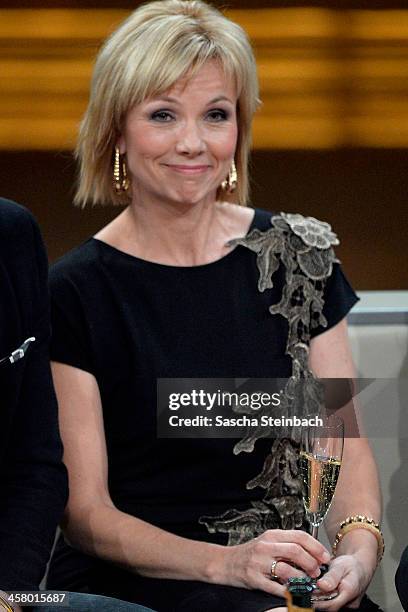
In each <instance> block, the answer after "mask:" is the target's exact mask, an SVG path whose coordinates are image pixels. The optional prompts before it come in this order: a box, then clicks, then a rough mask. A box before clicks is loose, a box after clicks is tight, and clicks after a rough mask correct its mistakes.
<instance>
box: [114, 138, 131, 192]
mask: <svg viewBox="0 0 408 612" xmlns="http://www.w3.org/2000/svg"><path fill="white" fill-rule="evenodd" d="M113 183H114V185H115V191H116V193H118V194H119V193H125V192H126V191H127V190H128V189H129V179H128V177H127V171H126V163H125V160H124V159H122V164H121V163H120V151H119V147H115V160H114V162H113Z"/></svg>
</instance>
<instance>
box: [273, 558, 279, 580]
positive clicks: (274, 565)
mask: <svg viewBox="0 0 408 612" xmlns="http://www.w3.org/2000/svg"><path fill="white" fill-rule="evenodd" d="M278 563H279V560H278V559H274V560H273V561H272V563H271V580H279V576H277V575H276V566H277V565H278Z"/></svg>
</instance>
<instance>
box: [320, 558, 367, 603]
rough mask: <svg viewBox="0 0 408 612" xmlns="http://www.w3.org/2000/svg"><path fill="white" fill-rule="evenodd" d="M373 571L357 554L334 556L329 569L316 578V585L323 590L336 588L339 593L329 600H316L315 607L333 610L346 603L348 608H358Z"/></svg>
mask: <svg viewBox="0 0 408 612" xmlns="http://www.w3.org/2000/svg"><path fill="white" fill-rule="evenodd" d="M373 573H374V572H373V569H372V568H370V566H369V564H368V567H367V563H365V562H364V561H363V559H362V558H359V557H358V556H357V555H340V556H339V557H336V558H334V559H333V560H332V561H331V563H330V567H329V571H328V572H327V573H326V574H325V575H324V577H323V578H321V579H320V580H318V582H317V586H318V587H319V589H320V590H321V591H323V592H327V593H330V592H331V591H334V590H336V591H338V592H339V594H338V596H337V597H335V598H334V599H333V600H331V601H324V602H323V601H322V602H320V603H317V602H316V604H315V606H316V608H318V609H322V610H332V611H333V612H335V611H336V610H340V609H341V608H343V607H344V606H346V605H347V607H348V608H356V609H358V607H359V605H360V602H361V599H362V597H363V595H364V593H365V592H366V589H367V587H368V585H369V584H370V581H371V578H372V575H373Z"/></svg>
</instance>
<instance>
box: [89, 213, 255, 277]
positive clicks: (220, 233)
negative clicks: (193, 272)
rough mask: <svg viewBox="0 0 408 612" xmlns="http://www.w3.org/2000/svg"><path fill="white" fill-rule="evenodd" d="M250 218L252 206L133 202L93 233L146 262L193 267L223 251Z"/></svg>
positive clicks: (243, 232) (248, 222)
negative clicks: (173, 205)
mask: <svg viewBox="0 0 408 612" xmlns="http://www.w3.org/2000/svg"><path fill="white" fill-rule="evenodd" d="M252 218H253V210H252V209H247V208H246V207H241V206H238V205H235V204H227V203H221V202H208V203H203V204H200V205H196V206H194V205H193V206H189V207H187V206H185V207H183V206H179V207H170V206H167V207H166V206H157V207H156V206H154V207H152V206H149V207H148V206H143V205H142V204H139V203H135V202H132V203H131V204H130V205H129V207H128V208H127V209H126V210H125V211H123V213H121V214H120V215H119V216H118V217H116V219H114V220H113V221H112V223H110V224H109V225H107V226H106V227H105V228H103V229H102V230H101V231H100V232H99V233H98V234H97V235H96V238H98V239H100V240H103V241H104V242H107V243H108V244H111V245H112V246H114V247H115V248H118V249H119V250H121V251H124V252H126V253H129V254H131V255H134V256H136V257H139V258H141V259H145V260H147V261H154V262H157V263H162V264H167V265H176V266H195V265H202V264H206V263H210V262H212V261H215V260H217V259H220V258H221V257H223V256H224V255H226V254H227V253H228V252H229V251H230V250H231V248H230V247H228V246H226V243H227V242H228V240H231V238H235V237H238V236H243V235H245V234H246V232H247V231H248V228H249V226H250V224H251V221H252Z"/></svg>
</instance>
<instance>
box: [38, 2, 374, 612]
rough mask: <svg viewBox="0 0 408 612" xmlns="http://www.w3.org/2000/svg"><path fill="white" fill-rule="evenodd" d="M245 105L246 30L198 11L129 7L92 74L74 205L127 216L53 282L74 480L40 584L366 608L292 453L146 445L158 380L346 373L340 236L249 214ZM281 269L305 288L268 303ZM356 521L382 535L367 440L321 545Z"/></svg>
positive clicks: (214, 445)
mask: <svg viewBox="0 0 408 612" xmlns="http://www.w3.org/2000/svg"><path fill="white" fill-rule="evenodd" d="M257 105H258V82H257V76H256V66H255V61H254V57H253V53H252V49H251V46H250V44H249V42H248V39H247V36H246V34H245V33H244V31H243V30H242V29H241V28H240V27H239V26H238V25H237V24H235V23H233V22H232V21H230V20H228V19H227V18H226V17H224V16H223V15H222V14H221V13H220V12H218V11H217V10H216V9H214V8H212V7H211V6H209V5H207V4H205V3H204V2H201V1H188V0H187V1H183V0H164V1H160V2H152V3H149V4H146V5H144V6H142V7H140V8H138V9H137V10H136V11H135V12H134V13H133V14H132V15H131V16H130V17H129V18H128V19H127V20H126V21H125V22H124V23H123V24H122V25H121V26H120V27H119V28H118V29H117V30H116V32H114V33H113V34H112V36H111V37H110V38H109V39H108V40H107V41H106V43H105V45H104V47H103V48H102V50H101V52H100V54H99V56H98V58H97V61H96V66H95V71H94V76H93V81H92V90H91V98H90V102H89V107H88V110H87V112H86V114H85V117H84V119H83V122H82V126H81V130H80V136H79V144H78V159H79V163H80V180H79V186H78V192H77V196H76V201H77V203H79V204H81V205H83V204H85V203H91V204H92V203H94V204H96V203H105V204H124V205H125V209H124V210H123V211H122V212H121V213H120V214H119V215H118V216H117V217H116V218H115V219H114V220H113V221H112V222H111V223H110V224H109V225H107V226H106V227H104V228H103V229H102V230H101V231H100V232H98V233H97V234H96V235H95V236H94V237H93V238H90V239H89V240H88V241H87V242H86V243H85V244H83V245H81V246H80V247H78V248H77V249H75V250H74V251H73V252H71V253H69V254H68V255H66V256H65V257H64V258H62V260H60V261H59V262H58V263H57V264H56V265H55V267H54V268H53V271H52V282H51V291H52V300H53V329H54V339H53V349H52V351H53V360H54V366H53V371H54V378H55V385H56V389H57V394H58V398H59V403H60V412H61V417H60V423H61V432H62V436H63V440H64V446H65V461H66V464H67V466H68V470H69V478H70V498H69V503H68V507H67V510H66V516H65V522H64V533H65V537H66V540H67V542H63V541H62V540H61V541H60V543H59V545H58V547H57V550H56V553H55V555H54V559H53V562H52V565H51V569H50V580H49V586H51V587H53V588H69V589H71V590H72V589H73V588H74V587H75V589H76V590H89V591H91V592H96V593H102V594H105V595H114V596H120V597H121V598H122V599H128V600H130V601H137V602H139V603H141V604H144V605H147V606H149V607H152V608H154V609H156V610H159V611H167V610H169V611H170V610H178V611H181V610H195V611H197V610H206V611H207V612H208V611H209V610H231V611H232V610H234V611H239V610H245V611H246V612H250V611H259V612H260V611H265V610H272V609H274V610H282V609H284V606H285V602H284V599H282V597H283V595H284V592H285V587H284V583H285V581H286V580H287V578H288V577H289V576H294V575H295V576H296V575H303V574H305V573H307V574H310V575H311V576H314V577H318V576H319V575H320V569H319V567H320V565H321V564H322V563H328V562H330V569H329V572H328V573H327V574H326V576H325V577H324V578H322V579H321V580H320V581H319V586H320V587H321V589H322V590H324V591H332V590H333V589H338V591H339V595H338V597H337V598H336V599H334V600H333V601H330V602H327V603H326V608H327V609H330V610H340V609H343V608H344V606H346V604H350V605H351V606H352V607H353V608H355V609H357V608H359V606H360V602H361V601H363V603H362V604H361V607H360V608H359V609H361V610H369V609H371V608H370V604H369V602H368V600H366V599H364V600H362V598H363V595H364V592H365V590H366V588H367V586H368V584H369V582H370V580H371V577H372V575H373V573H374V571H375V567H376V560H377V550H378V542H377V537H374V536H375V535H376V534H375V533H373V532H372V531H371V532H370V530H369V529H366V528H365V526H366V525H362V526H361V528H359V529H354V530H352V531H351V532H350V533H347V534H346V536H345V537H344V538H343V539H342V541H341V543H340V544H339V546H338V548H337V556H336V558H334V559H332V560H331V561H330V556H331V555H330V554H329V551H328V550H326V549H325V547H324V546H323V545H322V544H320V543H319V542H318V541H317V540H315V539H314V538H312V537H311V536H310V535H309V534H308V533H307V532H306V531H305V528H306V524H305V521H304V513H303V506H302V500H301V495H300V491H299V479H298V477H297V476H296V474H291V476H290V477H289V475H288V466H287V464H286V467H285V457H286V460H288V459H290V460H291V461H292V465H295V464H296V461H295V459H296V444H295V443H294V442H291V441H290V440H288V439H286V440H275V441H273V440H271V439H257V440H252V442H253V444H252V443H251V442H248V440H246V441H242V442H241V444H242V445H243V446H241V447H240V446H239V444H238V446H236V444H235V442H236V441H234V440H224V439H220V440H206V439H201V440H189V439H183V440H167V439H159V438H158V437H157V435H156V416H155V415H156V382H157V379H158V378H189V377H194V378H197V377H213V378H224V377H262V378H271V377H287V378H288V377H290V376H291V375H292V374H293V373H294V372H295V371H296V372H297V374H296V376H303V375H305V374H310V371H311V370H313V372H314V373H315V374H317V375H319V376H327V377H343V376H344V377H350V376H352V375H353V366H352V361H351V356H350V349H349V346H348V343H347V332H346V323H345V315H346V314H347V312H348V310H349V309H350V308H351V306H352V305H353V304H354V303H355V301H356V297H355V294H354V292H353V291H352V289H351V288H350V286H349V285H348V284H347V281H346V280H345V278H344V276H343V274H342V272H341V270H340V268H339V266H338V264H337V263H336V262H335V257H334V253H333V251H332V248H331V247H332V245H333V244H336V243H337V240H336V237H335V235H334V234H333V233H332V232H331V230H330V228H329V226H327V225H326V224H321V223H320V222H318V221H315V220H311V219H309V220H306V219H304V218H301V217H300V216H296V215H294V216H293V215H272V213H268V212H266V211H261V210H254V209H253V208H250V207H248V206H247V204H248V201H249V200H248V198H249V195H248V156H249V148H250V142H251V121H252V117H253V114H254V112H255V110H256V108H257ZM302 235H303V238H302ZM233 239H240V240H238V241H235V242H231V241H232V240H233ZM313 243H314V244H313ZM316 244H317V245H318V246H316ZM296 249H297V250H298V252H299V253H301V254H302V262H303V263H304V266H303V268H304V269H303V271H302V270H300V269H298V267H297V265H298V264H297V263H296V261H297V260H296V256H297V255H296V253H297V251H296ZM317 260H319V261H320V262H321V264H320V265H318V270H317V271H316V269H315V268H314V273H313V272H311V268H310V266H311V267H312V268H313V266H314V264H315V263H316V261H317ZM293 274H296V275H297V278H298V281H299V279H301V282H300V281H299V282H300V284H299V283H298V289H301V291H300V293H299V295H298V296H297V297H296V296H293V298H294V299H295V297H296V299H297V300H298V302H296V308H295V307H294V306H293V307H292V306H291V305H290V301H289V302H288V303H287V305H286V307H285V308H284V305H283V302H281V303H280V302H279V301H280V300H281V298H282V295H283V293H284V294H285V295H288V294H290V293H291V291H294V287H293ZM313 274H314V276H313ZM316 275H317V276H316ZM291 278H292V280H291ZM291 283H292V284H291ZM302 291H303V293H302ZM285 292H286V293H285ZM306 294H307V295H306ZM278 303H280V310H279V312H276V314H272V313H271V311H270V310H269V309H270V307H271V306H273V305H277V304H278ZM275 307H276V306H275ZM299 308H300V309H301V311H302V313H303V314H302V317H303V320H304V321H309V324H308V325H306V326H305V327H304V328H303V329H302V330H301V329H300V326H296V325H294V324H293V322H294V319H293V317H294V315H295V314H296V313H298V312H299ZM285 397H286V399H285V401H289V399H288V396H285ZM240 451H245V452H240ZM293 460H294V463H293ZM351 469H352V470H353V479H352V480H351V479H350V477H349V474H350V470H351ZM295 471H296V469H295ZM272 473H273V474H275V476H274V477H273V478H272V477H271V478H270V479H269V481H268V477H269V476H268V475H270V474H272ZM260 474H263V484H261V482H260V476H259V475H260ZM276 474H278V478H276ZM265 479H266V480H265ZM261 480H262V479H261ZM266 481H268V482H267V485H265V482H266ZM357 513H358V514H362V515H366V516H367V517H372V518H373V519H374V520H375V521H378V520H379V518H380V500H379V491H378V481H377V473H376V468H375V465H374V461H373V458H372V456H371V453H370V450H369V447H368V446H367V444H366V442H365V441H364V440H361V439H359V440H352V439H348V440H347V441H346V448H345V458H344V467H343V468H342V478H341V480H340V482H339V489H338V493H337V495H336V501H335V503H334V504H333V508H332V512H331V515H330V519H329V522H328V524H327V528H328V532H329V536H330V537H331V538H332V539H334V537H335V534H336V532H337V530H338V528H339V525H340V523H341V521H342V520H343V519H344V518H346V517H347V516H348V515H351V514H357Z"/></svg>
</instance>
